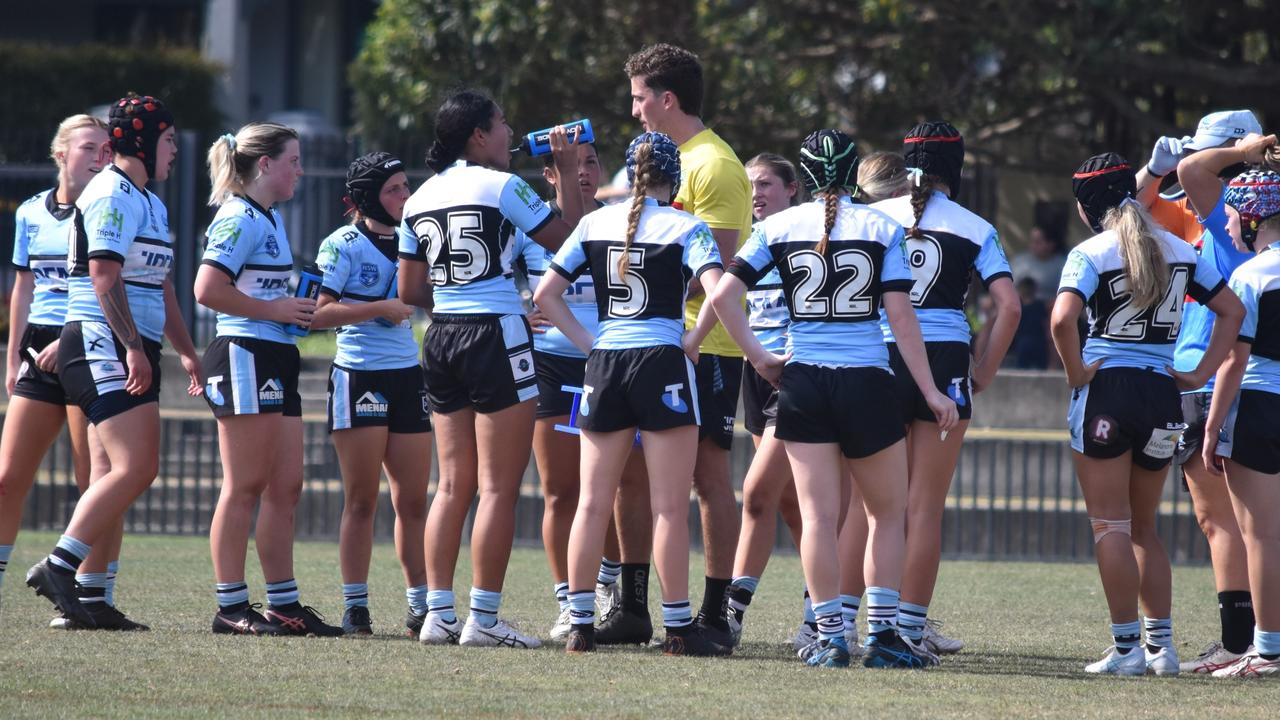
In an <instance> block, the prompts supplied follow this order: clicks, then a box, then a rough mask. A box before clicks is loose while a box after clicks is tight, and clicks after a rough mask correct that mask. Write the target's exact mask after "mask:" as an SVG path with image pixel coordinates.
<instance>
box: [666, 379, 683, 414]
mask: <svg viewBox="0 0 1280 720" xmlns="http://www.w3.org/2000/svg"><path fill="white" fill-rule="evenodd" d="M683 389H684V383H676V384H674V385H668V386H666V387H665V388H663V390H665V391H666V392H665V393H663V395H662V404H663V405H666V406H667V407H669V408H671V409H672V410H674V411H675V412H678V413H682V412H688V411H689V406H688V405H686V404H685V402H684V400H683V399H681V397H680V391H681V390H683Z"/></svg>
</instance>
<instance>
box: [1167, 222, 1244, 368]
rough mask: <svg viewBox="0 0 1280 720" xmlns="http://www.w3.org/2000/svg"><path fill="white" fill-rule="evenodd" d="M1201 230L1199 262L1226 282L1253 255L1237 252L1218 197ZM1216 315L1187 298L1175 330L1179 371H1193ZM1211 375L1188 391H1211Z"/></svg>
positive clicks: (1203, 349) (1176, 358)
mask: <svg viewBox="0 0 1280 720" xmlns="http://www.w3.org/2000/svg"><path fill="white" fill-rule="evenodd" d="M1200 224H1201V225H1203V226H1204V233H1203V234H1202V235H1201V236H1200V241H1199V242H1198V243H1197V244H1196V245H1195V246H1194V247H1195V249H1196V251H1197V252H1199V253H1200V262H1207V263H1209V264H1210V265H1212V266H1213V267H1214V268H1215V269H1216V270H1217V271H1218V274H1219V275H1221V276H1222V277H1223V278H1225V279H1227V280H1228V281H1229V280H1230V279H1231V276H1232V274H1234V273H1235V271H1236V268H1238V267H1240V266H1241V265H1243V264H1245V263H1246V262H1248V261H1249V259H1250V258H1252V257H1253V254H1252V253H1245V252H1240V251H1239V250H1237V249H1236V248H1235V246H1234V245H1232V244H1231V234H1230V233H1229V232H1228V231H1227V206H1226V204H1225V203H1223V202H1222V199H1221V198H1219V199H1218V204H1217V206H1215V207H1214V209H1213V212H1211V213H1209V216H1208V217H1206V218H1204V219H1202V220H1201V221H1200ZM1215 317H1216V316H1215V315H1214V314H1213V311H1212V310H1210V309H1209V306H1208V305H1205V304H1203V303H1199V302H1196V300H1195V299H1194V298H1190V297H1188V298H1187V299H1186V304H1185V305H1184V306H1183V309H1182V331H1181V332H1179V333H1178V342H1177V344H1176V345H1175V346H1174V350H1173V366H1174V367H1175V368H1177V369H1178V370H1184V371H1190V370H1195V369H1196V366H1197V365H1199V364H1200V358H1202V357H1204V351H1205V350H1207V349H1208V348H1209V336H1210V335H1212V334H1213V322H1214V318H1215ZM1213 382H1214V376H1212V375H1210V376H1209V382H1207V383H1206V384H1205V386H1204V387H1203V388H1200V389H1198V390H1193V391H1191V392H1212V391H1213Z"/></svg>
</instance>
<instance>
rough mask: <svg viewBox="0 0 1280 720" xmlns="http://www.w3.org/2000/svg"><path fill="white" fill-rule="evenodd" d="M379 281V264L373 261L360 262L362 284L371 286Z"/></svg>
mask: <svg viewBox="0 0 1280 720" xmlns="http://www.w3.org/2000/svg"><path fill="white" fill-rule="evenodd" d="M377 282H378V266H377V265H374V264H373V263H360V284H361V285H363V286H365V287H367V288H371V287H373V286H374V285H375V284H376V283H377Z"/></svg>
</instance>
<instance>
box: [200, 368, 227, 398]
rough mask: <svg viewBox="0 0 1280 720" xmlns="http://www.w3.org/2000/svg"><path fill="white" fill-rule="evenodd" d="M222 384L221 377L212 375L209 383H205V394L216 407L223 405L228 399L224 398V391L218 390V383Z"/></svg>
mask: <svg viewBox="0 0 1280 720" xmlns="http://www.w3.org/2000/svg"><path fill="white" fill-rule="evenodd" d="M220 382H222V376H221V375H210V376H209V382H207V383H205V386H204V394H205V396H207V397H208V398H209V402H211V403H213V404H214V405H223V404H225V403H226V402H227V399H226V398H225V397H223V396H222V391H221V390H219V389H218V383H220Z"/></svg>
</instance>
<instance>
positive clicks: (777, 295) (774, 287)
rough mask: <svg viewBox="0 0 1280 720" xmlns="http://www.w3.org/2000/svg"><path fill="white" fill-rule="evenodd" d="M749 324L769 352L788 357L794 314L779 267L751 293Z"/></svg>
mask: <svg viewBox="0 0 1280 720" xmlns="http://www.w3.org/2000/svg"><path fill="white" fill-rule="evenodd" d="M747 323H748V324H749V325H751V332H753V333H755V336H756V340H759V341H760V344H761V345H763V346H764V349H765V350H768V351H769V352H771V353H773V354H775V355H784V354H786V352H787V326H788V325H790V324H791V315H790V313H789V311H788V310H787V296H786V293H784V292H783V290H782V275H780V274H779V273H778V268H776V267H775V268H774V269H772V270H770V271H769V272H768V273H767V274H765V276H764V277H763V278H761V279H760V282H758V283H756V285H755V287H753V288H751V289H750V290H748V291H747Z"/></svg>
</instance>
